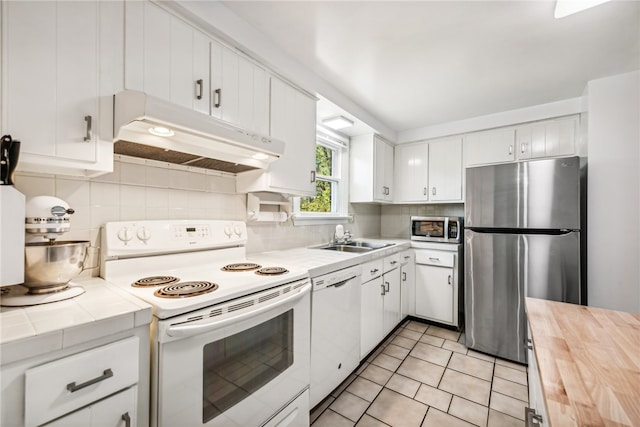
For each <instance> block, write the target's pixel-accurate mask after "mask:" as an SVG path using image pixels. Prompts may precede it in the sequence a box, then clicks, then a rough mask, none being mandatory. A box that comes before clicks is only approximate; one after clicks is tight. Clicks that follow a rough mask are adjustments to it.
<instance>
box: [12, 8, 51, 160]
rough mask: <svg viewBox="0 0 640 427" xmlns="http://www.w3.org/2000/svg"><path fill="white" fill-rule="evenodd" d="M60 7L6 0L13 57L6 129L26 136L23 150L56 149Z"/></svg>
mask: <svg viewBox="0 0 640 427" xmlns="http://www.w3.org/2000/svg"><path fill="white" fill-rule="evenodd" d="M56 7H57V6H56V3H55V2H38V3H36V2H20V1H8V2H2V8H3V10H2V12H3V27H4V28H6V31H4V30H3V34H2V36H3V47H4V49H5V50H6V58H7V60H6V61H3V74H4V76H3V78H6V85H5V82H2V83H3V90H4V95H5V97H6V104H5V105H4V106H3V107H4V108H3V110H4V111H5V113H4V115H5V117H6V121H4V123H3V131H2V133H3V134H11V135H12V136H13V137H14V138H16V139H19V140H21V141H22V146H21V150H22V152H26V153H34V154H43V155H49V156H54V155H55V153H56V145H55V136H56V122H57V117H56V87H57V84H56V73H55V70H56V51H57V49H56V47H57V43H56V39H57V37H56V19H55V17H56V16H57V12H56ZM52 17H53V19H52ZM35 28H37V31H34V29H35ZM5 70H6V71H5Z"/></svg>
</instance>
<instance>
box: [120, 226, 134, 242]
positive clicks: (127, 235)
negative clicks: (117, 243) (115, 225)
mask: <svg viewBox="0 0 640 427" xmlns="http://www.w3.org/2000/svg"><path fill="white" fill-rule="evenodd" d="M118 239H120V240H122V241H123V242H124V244H125V245H126V244H127V242H128V241H129V240H131V239H133V234H131V230H130V229H129V228H127V227H122V228H121V229H120V230H118Z"/></svg>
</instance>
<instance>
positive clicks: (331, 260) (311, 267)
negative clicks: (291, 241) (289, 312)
mask: <svg viewBox="0 0 640 427" xmlns="http://www.w3.org/2000/svg"><path fill="white" fill-rule="evenodd" d="M353 241H364V242H376V243H393V244H394V245H393V246H388V247H385V248H381V249H375V250H372V251H369V252H363V253H355V252H340V251H332V250H326V249H320V248H319V246H325V244H323V245H317V246H311V247H302V248H293V249H285V250H278V251H271V252H262V253H257V254H249V255H248V256H247V258H248V259H250V260H253V261H260V262H261V263H266V262H273V263H278V262H280V263H284V262H287V263H289V264H295V265H296V267H299V268H303V269H305V270H307V271H309V275H310V276H311V277H317V276H320V275H323V274H327V273H330V272H332V271H337V270H342V269H343V268H347V267H351V266H354V265H357V264H362V263H365V262H367V261H370V260H373V259H376V258H381V257H385V256H387V255H392V254H395V253H396V252H401V251H403V250H405V249H409V248H410V247H411V242H410V241H409V240H397V239H353Z"/></svg>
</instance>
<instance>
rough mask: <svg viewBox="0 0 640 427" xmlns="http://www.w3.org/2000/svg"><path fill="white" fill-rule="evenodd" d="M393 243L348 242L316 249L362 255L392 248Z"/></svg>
mask: <svg viewBox="0 0 640 427" xmlns="http://www.w3.org/2000/svg"><path fill="white" fill-rule="evenodd" d="M393 245H395V243H376V242H348V243H330V244H328V245H324V246H319V247H318V249H327V250H330V251H340V252H355V253H363V252H369V251H373V250H376V249H382V248H386V247H388V246H393Z"/></svg>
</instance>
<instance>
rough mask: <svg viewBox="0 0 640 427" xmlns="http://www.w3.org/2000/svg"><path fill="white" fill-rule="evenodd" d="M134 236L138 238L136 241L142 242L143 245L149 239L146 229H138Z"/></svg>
mask: <svg viewBox="0 0 640 427" xmlns="http://www.w3.org/2000/svg"><path fill="white" fill-rule="evenodd" d="M136 235H137V236H138V239H140V240H142V241H143V242H145V243H147V240H149V239H150V238H151V232H150V231H149V229H148V228H147V227H140V228H138V231H137V232H136Z"/></svg>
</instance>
